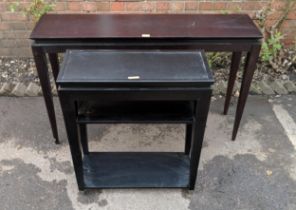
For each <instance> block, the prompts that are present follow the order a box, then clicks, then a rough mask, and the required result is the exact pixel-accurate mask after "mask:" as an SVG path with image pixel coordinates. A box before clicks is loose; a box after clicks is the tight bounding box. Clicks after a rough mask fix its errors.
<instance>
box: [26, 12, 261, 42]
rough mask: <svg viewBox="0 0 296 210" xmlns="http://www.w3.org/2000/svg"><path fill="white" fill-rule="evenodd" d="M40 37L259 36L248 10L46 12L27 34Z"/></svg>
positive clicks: (257, 37)
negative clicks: (170, 12) (126, 12)
mask: <svg viewBox="0 0 296 210" xmlns="http://www.w3.org/2000/svg"><path fill="white" fill-rule="evenodd" d="M30 38H31V39H33V40H40V39H102V38H113V39H114V38H115V39H116V38H117V39H118V38H140V39H141V38H143V39H144V38H145V39H152V38H158V39H159V38H198V39H260V38H262V33H261V32H260V30H259V29H258V28H257V26H256V25H255V24H254V22H253V21H252V19H251V18H250V17H249V16H248V15H247V14H228V15H223V14H46V15H44V16H43V17H42V18H41V19H40V20H39V22H38V23H37V24H36V26H35V28H34V30H33V31H32V33H31V36H30Z"/></svg>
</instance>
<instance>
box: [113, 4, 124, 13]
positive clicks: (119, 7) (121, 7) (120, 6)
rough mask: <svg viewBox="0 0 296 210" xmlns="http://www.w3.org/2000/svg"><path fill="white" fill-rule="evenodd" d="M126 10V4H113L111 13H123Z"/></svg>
mask: <svg viewBox="0 0 296 210" xmlns="http://www.w3.org/2000/svg"><path fill="white" fill-rule="evenodd" d="M124 10H125V4H124V2H111V11H114V12H121V11H124Z"/></svg>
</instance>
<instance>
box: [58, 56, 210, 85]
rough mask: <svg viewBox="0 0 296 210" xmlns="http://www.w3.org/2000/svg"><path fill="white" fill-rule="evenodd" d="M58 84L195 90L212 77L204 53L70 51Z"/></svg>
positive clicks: (208, 82)
mask: <svg viewBox="0 0 296 210" xmlns="http://www.w3.org/2000/svg"><path fill="white" fill-rule="evenodd" d="M57 83H58V84H59V85H67V84H68V85H69V84H71V85H72V86H73V85H74V86H78V87H84V86H87V85H99V86H104V87H109V86H112V85H120V86H126V87H130V86H134V85H138V86H149V87H151V86H153V87H159V86H167V85H168V84H169V86H171V85H174V84H175V85H177V86H180V85H181V86H182V85H185V86H188V85H190V86H191V85H192V86H194V87H195V86H200V85H203V86H204V85H208V86H210V85H211V84H212V83H213V77H212V74H211V72H210V71H209V68H208V65H207V62H206V59H205V58H204V54H203V53H202V52H200V51H197V50H196V51H172V50H171V51H168V50H150V51H139V50H99V51H98V50H87V51H85V50H69V51H67V53H66V55H65V58H64V62H63V65H62V68H61V71H60V73H59V76H58V78H57Z"/></svg>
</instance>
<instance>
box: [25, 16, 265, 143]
mask: <svg viewBox="0 0 296 210" xmlns="http://www.w3.org/2000/svg"><path fill="white" fill-rule="evenodd" d="M30 38H31V39H32V40H33V43H32V51H33V55H34V59H35V63H36V67H37V72H38V75H39V78H40V83H41V87H42V91H43V95H44V99H45V104H46V108H47V112H48V116H49V119H50V124H51V128H52V132H53V136H54V138H55V139H56V142H57V143H58V142H59V139H58V131H57V124H56V118H55V111H54V106H53V99H52V93H51V88H50V81H49V77H48V67H47V59H46V54H48V57H49V61H50V64H51V67H52V71H53V75H54V77H55V79H56V78H57V75H58V72H59V61H58V53H63V52H65V50H67V49H204V50H206V51H226V52H233V56H232V64H231V69H230V74H229V82H228V88H227V94H226V100H225V106H224V114H227V111H228V107H229V103H230V99H231V94H232V90H233V85H234V82H235V79H236V73H237V70H238V68H239V65H240V61H241V56H242V52H247V59H246V64H245V70H244V74H243V79H242V85H241V89H240V96H239V100H238V104H237V109H236V115H235V122H234V128H233V133H232V139H233V140H234V139H235V138H236V135H237V131H238V128H239V124H240V121H241V117H242V114H243V110H244V107H245V103H246V100H247V96H248V92H249V88H250V84H251V81H252V77H253V74H254V71H255V69H256V62H257V59H258V56H259V53H260V49H261V38H262V34H261V32H260V30H259V29H258V28H257V27H256V26H255V24H254V23H253V21H252V20H251V18H250V17H249V16H248V15H244V14H231V15H218V14H48V15H44V16H43V17H42V18H41V19H40V21H39V22H38V23H37V25H36V27H35V28H34V30H33V32H32V34H31V36H30Z"/></svg>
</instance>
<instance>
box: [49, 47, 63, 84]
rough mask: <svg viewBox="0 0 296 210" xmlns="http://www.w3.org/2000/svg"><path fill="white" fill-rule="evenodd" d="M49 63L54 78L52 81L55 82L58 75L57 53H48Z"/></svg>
mask: <svg viewBox="0 0 296 210" xmlns="http://www.w3.org/2000/svg"><path fill="white" fill-rule="evenodd" d="M48 58H49V62H50V65H51V69H52V74H53V77H54V81H56V80H57V78H58V74H59V71H60V69H59V58H58V54H57V53H48Z"/></svg>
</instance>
